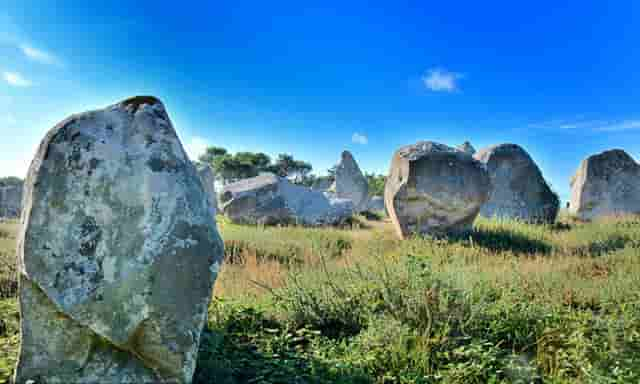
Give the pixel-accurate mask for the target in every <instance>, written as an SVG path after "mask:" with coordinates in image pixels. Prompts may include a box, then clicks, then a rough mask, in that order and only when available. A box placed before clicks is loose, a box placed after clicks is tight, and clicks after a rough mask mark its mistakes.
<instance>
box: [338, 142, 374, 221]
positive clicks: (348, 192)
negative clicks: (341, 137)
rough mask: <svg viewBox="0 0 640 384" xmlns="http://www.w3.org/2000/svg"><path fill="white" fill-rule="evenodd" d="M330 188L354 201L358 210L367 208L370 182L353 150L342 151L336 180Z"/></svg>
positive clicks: (342, 197) (342, 196) (341, 197)
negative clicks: (357, 161)
mask: <svg viewBox="0 0 640 384" xmlns="http://www.w3.org/2000/svg"><path fill="white" fill-rule="evenodd" d="M329 190H330V191H331V192H333V193H335V195H336V196H337V197H338V198H340V199H349V200H351V201H353V206H354V209H355V211H356V212H361V211H366V210H367V205H368V203H369V183H368V182H367V179H366V178H365V177H364V175H363V174H362V172H361V171H360V167H358V163H356V161H355V160H354V158H353V155H351V152H349V151H344V152H342V156H341V159H340V162H339V163H338V165H336V175H335V181H334V182H333V185H332V186H331V188H330V189H329Z"/></svg>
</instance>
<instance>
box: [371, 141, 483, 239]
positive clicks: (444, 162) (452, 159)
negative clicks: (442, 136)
mask: <svg viewBox="0 0 640 384" xmlns="http://www.w3.org/2000/svg"><path fill="white" fill-rule="evenodd" d="M490 189H491V184H490V181H489V175H488V174H487V171H486V170H485V168H484V166H483V164H482V163H480V162H479V161H477V160H475V159H473V157H471V155H470V154H468V153H466V152H462V151H460V150H457V149H454V148H451V147H448V146H446V145H444V144H439V143H434V142H431V141H421V142H418V143H416V144H413V145H409V146H406V147H402V148H400V149H399V150H398V151H396V153H395V154H394V156H393V158H392V160H391V169H390V170H389V177H388V178H387V183H386V185H385V191H384V200H385V201H384V202H385V207H386V209H387V211H388V213H389V216H390V218H391V220H392V222H393V224H394V227H395V229H396V233H397V234H398V236H399V237H400V238H401V239H403V238H406V237H407V236H409V235H411V234H416V233H418V234H427V233H428V234H442V233H446V232H463V231H466V230H468V229H470V227H471V225H472V224H473V221H474V219H475V218H476V216H477V215H478V212H479V211H480V207H481V206H482V204H484V203H485V202H486V201H487V199H488V198H489V192H490Z"/></svg>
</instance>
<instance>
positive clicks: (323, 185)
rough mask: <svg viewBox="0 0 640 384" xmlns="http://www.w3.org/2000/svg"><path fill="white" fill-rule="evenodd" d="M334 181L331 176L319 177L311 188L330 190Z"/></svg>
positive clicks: (321, 190) (322, 190)
mask: <svg viewBox="0 0 640 384" xmlns="http://www.w3.org/2000/svg"><path fill="white" fill-rule="evenodd" d="M333 182H334V179H333V178H331V177H329V176H325V177H319V178H317V179H316V180H315V181H314V182H313V184H312V185H311V189H313V190H314V191H320V192H324V191H328V190H329V189H330V188H331V186H332V185H333Z"/></svg>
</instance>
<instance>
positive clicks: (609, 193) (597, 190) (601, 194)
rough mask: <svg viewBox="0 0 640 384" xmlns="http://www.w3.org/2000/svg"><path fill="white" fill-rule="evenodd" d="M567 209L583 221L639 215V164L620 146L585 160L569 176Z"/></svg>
mask: <svg viewBox="0 0 640 384" xmlns="http://www.w3.org/2000/svg"><path fill="white" fill-rule="evenodd" d="M569 211H570V213H572V214H573V215H575V216H577V217H579V218H581V219H584V220H590V219H593V218H596V217H599V216H610V215H624V214H640V164H638V163H637V162H636V161H635V160H633V158H632V157H631V156H629V155H628V154H627V153H626V152H625V151H623V150H621V149H613V150H609V151H605V152H602V153H599V154H597V155H593V156H589V157H588V158H586V159H584V160H583V161H582V163H581V164H580V167H579V168H578V170H577V171H576V174H575V175H574V176H573V178H572V179H571V201H570V204H569Z"/></svg>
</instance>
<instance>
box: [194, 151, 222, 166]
mask: <svg viewBox="0 0 640 384" xmlns="http://www.w3.org/2000/svg"><path fill="white" fill-rule="evenodd" d="M226 154H227V150H226V149H224V148H222V147H208V148H207V149H206V150H205V152H204V154H202V155H200V157H199V158H198V160H199V161H200V162H201V163H205V164H213V161H214V160H215V158H216V157H220V156H224V155H226Z"/></svg>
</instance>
